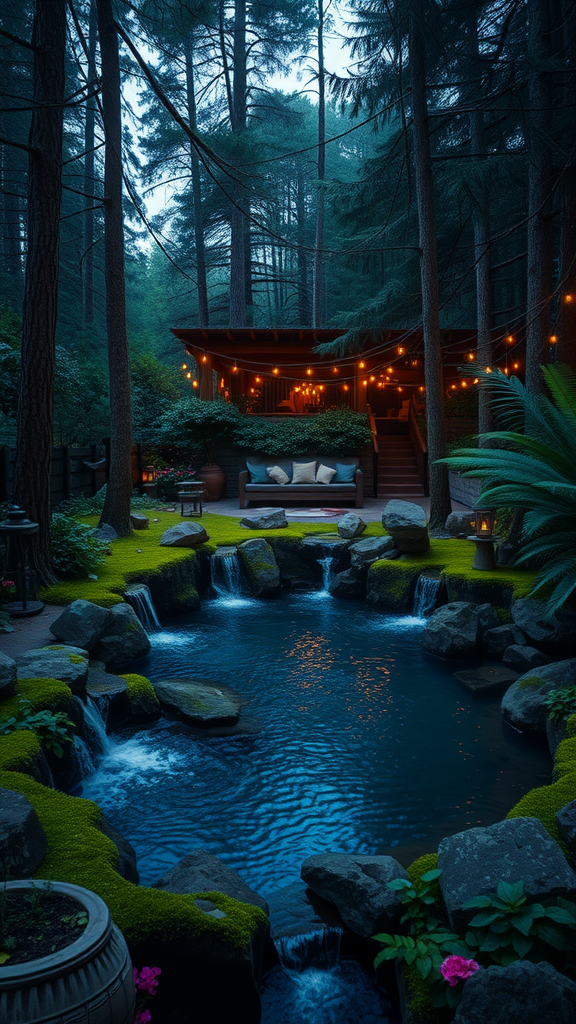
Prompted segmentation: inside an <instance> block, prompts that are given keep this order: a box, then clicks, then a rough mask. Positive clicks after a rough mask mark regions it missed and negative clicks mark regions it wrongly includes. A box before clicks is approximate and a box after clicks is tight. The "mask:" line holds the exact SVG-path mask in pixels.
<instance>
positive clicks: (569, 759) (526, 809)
mask: <svg viewBox="0 0 576 1024" xmlns="http://www.w3.org/2000/svg"><path fill="white" fill-rule="evenodd" d="M575 793H576V737H574V738H570V739H565V740H563V741H562V743H560V745H559V747H558V750H557V751H556V759H555V761H554V781H553V782H552V783H551V784H550V785H549V786H538V787H537V788H536V789H531V790H530V792H529V793H526V796H523V797H522V799H521V800H519V801H518V803H517V804H515V806H514V807H513V808H512V809H511V810H510V811H508V814H507V815H506V817H507V818H525V817H532V818H538V819H539V821H541V822H542V824H543V825H544V828H545V829H547V831H548V832H549V833H550V835H551V836H552V838H553V839H555V840H556V842H557V843H559V844H560V846H561V847H562V849H563V850H564V853H566V854H568V855H569V851H568V849H567V848H566V845H565V843H564V840H563V839H562V836H561V835H560V832H559V830H558V824H557V822H556V812H557V811H559V810H560V808H561V807H565V806H566V804H568V803H570V801H571V800H573V799H574V794H575Z"/></svg>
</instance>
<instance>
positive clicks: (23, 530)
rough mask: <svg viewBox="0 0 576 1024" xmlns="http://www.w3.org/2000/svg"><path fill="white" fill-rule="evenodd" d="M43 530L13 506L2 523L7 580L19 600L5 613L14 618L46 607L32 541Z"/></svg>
mask: <svg viewBox="0 0 576 1024" xmlns="http://www.w3.org/2000/svg"><path fill="white" fill-rule="evenodd" d="M39 529H40V527H39V526H38V523H32V522H31V521H30V520H29V519H27V518H26V512H25V511H24V509H23V508H18V506H17V505H14V506H13V507H12V508H11V509H10V511H9V512H8V516H7V518H6V519H5V520H4V522H2V523H0V535H1V534H3V535H4V543H5V544H6V561H5V570H4V577H5V579H6V580H11V581H12V582H13V583H14V586H15V588H16V600H15V601H11V602H10V603H9V604H5V605H4V606H3V607H4V610H5V611H7V612H8V613H9V614H10V615H13V616H14V617H15V618H19V617H23V616H25V615H38V613H39V612H41V611H42V609H43V608H44V605H43V603H42V601H39V600H38V577H37V575H36V571H35V569H34V565H33V558H32V544H31V538H32V537H33V536H34V534H37V533H38V531H39Z"/></svg>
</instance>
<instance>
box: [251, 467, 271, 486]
mask: <svg viewBox="0 0 576 1024" xmlns="http://www.w3.org/2000/svg"><path fill="white" fill-rule="evenodd" d="M246 466H247V468H248V471H249V473H250V483H251V484H269V483H270V477H269V476H268V470H267V469H266V465H265V464H264V463H259V462H246Z"/></svg>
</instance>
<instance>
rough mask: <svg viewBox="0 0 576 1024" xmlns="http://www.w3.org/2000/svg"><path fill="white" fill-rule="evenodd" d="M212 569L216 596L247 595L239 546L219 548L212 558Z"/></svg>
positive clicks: (235, 596)
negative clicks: (239, 556)
mask: <svg viewBox="0 0 576 1024" xmlns="http://www.w3.org/2000/svg"><path fill="white" fill-rule="evenodd" d="M210 569H211V573H212V589H213V590H214V592H215V594H216V597H218V598H226V599H229V598H238V597H246V596H247V594H248V590H247V588H246V585H245V583H244V580H243V577H242V570H241V568H240V559H239V558H238V550H237V548H233V547H220V548H218V549H217V551H215V552H214V554H213V555H212V558H211V559H210Z"/></svg>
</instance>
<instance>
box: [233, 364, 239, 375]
mask: <svg viewBox="0 0 576 1024" xmlns="http://www.w3.org/2000/svg"><path fill="white" fill-rule="evenodd" d="M232 373H238V367H237V366H236V363H234V366H233V367H232Z"/></svg>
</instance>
